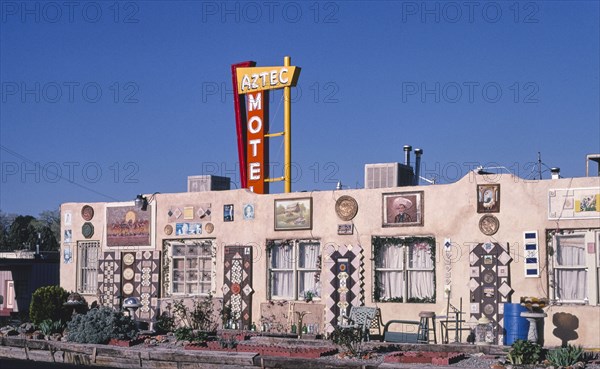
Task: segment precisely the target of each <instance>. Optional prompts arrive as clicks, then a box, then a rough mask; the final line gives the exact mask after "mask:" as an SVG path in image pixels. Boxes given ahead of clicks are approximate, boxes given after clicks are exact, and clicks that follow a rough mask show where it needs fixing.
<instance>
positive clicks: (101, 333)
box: [67, 307, 138, 343]
mask: <svg viewBox="0 0 600 369" xmlns="http://www.w3.org/2000/svg"><path fill="white" fill-rule="evenodd" d="M67 329H68V335H67V339H68V340H69V341H71V342H78V343H107V342H108V341H109V340H110V339H111V338H115V339H119V340H131V339H134V338H136V337H137V333H138V329H137V327H136V325H135V322H134V321H133V320H132V319H131V318H130V317H129V316H126V315H124V314H123V312H120V311H115V310H113V309H111V308H109V307H99V308H97V309H91V310H90V311H88V312H87V314H77V315H75V316H74V317H73V320H71V321H70V322H69V323H68V325H67Z"/></svg>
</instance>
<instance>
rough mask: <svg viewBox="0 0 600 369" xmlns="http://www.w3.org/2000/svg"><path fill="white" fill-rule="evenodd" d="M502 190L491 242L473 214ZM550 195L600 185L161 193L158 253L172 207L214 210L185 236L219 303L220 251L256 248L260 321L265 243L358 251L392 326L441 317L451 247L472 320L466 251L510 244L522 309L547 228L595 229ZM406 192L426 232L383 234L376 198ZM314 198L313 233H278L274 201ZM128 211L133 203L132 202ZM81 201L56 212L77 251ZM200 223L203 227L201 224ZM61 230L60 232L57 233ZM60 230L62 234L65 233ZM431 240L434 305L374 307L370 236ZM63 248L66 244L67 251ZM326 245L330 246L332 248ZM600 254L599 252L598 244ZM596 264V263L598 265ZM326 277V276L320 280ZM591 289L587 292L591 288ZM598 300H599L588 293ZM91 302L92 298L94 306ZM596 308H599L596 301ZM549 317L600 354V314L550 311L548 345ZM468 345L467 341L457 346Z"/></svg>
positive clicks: (454, 295)
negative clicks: (203, 243)
mask: <svg viewBox="0 0 600 369" xmlns="http://www.w3.org/2000/svg"><path fill="white" fill-rule="evenodd" d="M490 183H498V184H500V186H501V190H500V191H501V205H500V212H498V213H494V214H493V215H495V216H496V217H497V218H498V220H499V221H500V227H499V230H498V232H497V233H496V234H494V235H493V236H486V235H484V234H483V233H482V232H481V231H480V230H479V220H480V218H481V216H482V214H478V213H477V185H478V184H490ZM555 188H598V189H599V191H600V178H598V177H588V178H570V179H558V180H543V181H525V180H523V179H520V178H517V177H513V176H510V175H502V176H495V177H494V178H489V177H486V176H480V175H475V174H474V173H469V174H468V175H467V176H465V177H464V178H462V179H461V180H460V181H458V182H456V183H452V184H446V185H433V186H419V187H399V188H386V189H372V190H367V189H359V190H343V191H315V192H302V193H290V194H272V195H256V194H253V193H252V192H249V191H247V190H231V191H219V192H197V193H177V194H157V195H156V197H155V202H153V203H152V204H153V205H156V206H157V208H156V218H155V227H154V228H153V229H154V230H155V232H154V234H155V235H156V242H155V245H156V250H162V244H163V241H164V240H168V239H180V238H182V237H181V236H175V235H174V234H173V235H171V236H166V235H165V233H164V228H165V226H166V225H167V224H171V225H172V226H173V228H175V223H174V222H173V223H168V221H169V218H168V215H167V211H168V210H169V208H170V207H172V206H186V205H192V206H193V205H195V204H203V203H210V204H211V210H212V214H211V220H210V222H211V223H213V224H214V226H215V228H214V232H212V233H211V234H207V233H206V232H204V233H203V234H202V235H199V236H186V237H185V238H211V239H214V240H215V241H216V243H217V271H216V272H217V279H216V290H215V294H216V296H222V293H221V290H220V287H221V285H222V283H223V267H222V263H223V252H222V251H223V246H224V245H236V244H239V245H253V253H254V260H255V262H254V264H253V288H254V290H255V293H254V296H253V315H254V316H253V319H252V320H254V321H258V319H259V316H258V314H259V312H260V303H261V302H264V301H265V300H266V299H267V288H266V287H267V280H266V275H267V273H266V269H267V260H266V255H265V241H266V240H267V239H318V240H320V242H321V245H322V248H325V246H326V245H328V244H332V245H358V244H360V245H362V246H363V248H364V253H365V254H364V260H365V274H364V281H365V291H364V292H365V302H366V305H369V306H375V305H377V306H378V307H380V308H381V311H382V316H383V321H384V323H385V321H387V320H391V319H409V320H416V319H418V313H419V312H420V311H423V310H430V311H435V312H438V313H440V312H442V311H443V310H444V309H445V308H446V300H445V299H444V282H445V279H446V277H447V276H446V274H445V273H446V261H444V257H443V254H442V250H443V247H442V244H443V243H444V239H446V238H449V239H450V240H451V241H452V244H453V249H452V262H451V268H450V279H451V286H452V291H451V302H452V304H454V305H455V306H458V303H459V299H460V298H462V301H463V311H465V312H467V315H466V316H467V319H468V312H469V299H470V289H469V281H470V276H469V266H470V265H469V251H470V247H471V245H476V244H478V243H483V242H490V241H491V242H497V243H500V244H502V245H504V246H506V247H507V248H508V249H509V250H510V254H511V256H512V257H513V259H514V261H513V262H512V264H511V265H510V277H511V286H512V288H513V289H514V290H515V292H514V294H513V295H512V301H513V302H519V298H520V297H521V296H538V297H547V296H549V292H548V277H547V268H546V258H547V257H546V230H548V229H557V228H559V229H568V228H578V229H584V228H600V220H599V219H597V218H596V219H577V220H560V221H556V220H548V191H549V189H555ZM406 191H423V192H424V212H423V214H424V225H423V226H412V227H382V194H384V193H393V192H406ZM342 195H349V196H352V197H353V198H355V199H356V201H357V202H358V214H357V215H356V217H355V218H354V219H353V221H352V223H353V224H354V234H353V235H344V236H341V235H338V234H337V225H338V224H345V223H350V222H344V221H342V220H340V219H339V218H338V217H337V215H336V212H335V202H336V200H337V199H338V198H339V197H340V196H342ZM298 197H311V198H312V199H313V200H312V201H313V202H312V204H313V227H312V230H304V231H285V232H284V231H275V230H274V202H273V201H274V199H286V198H298ZM128 203H129V204H131V202H128ZM246 203H253V204H254V205H255V219H254V220H244V219H243V214H242V210H243V209H242V208H243V204H246ZM225 204H234V206H235V209H234V210H235V213H234V218H235V221H233V222H224V221H223V205H225ZM83 205H86V204H84V203H66V204H63V205H62V208H61V209H62V212H63V214H64V212H65V211H68V210H70V211H72V213H73V225H72V227H71V228H72V229H73V244H72V245H73V250H74V251H75V247H74V246H75V245H76V242H77V241H78V240H83V236H82V235H81V226H82V224H83V219H81V208H82V206H83ZM88 205H91V206H92V207H94V210H95V212H96V215H95V216H94V219H93V220H92V223H93V224H94V227H95V230H96V234H95V235H94V237H93V238H92V239H94V240H96V239H98V240H100V241H102V244H103V247H104V248H106V247H105V246H104V241H103V240H102V237H101V235H102V234H103V230H104V228H103V227H104V214H105V211H104V209H105V204H104V203H94V204H88ZM201 223H203V224H206V223H207V222H206V221H201ZM524 231H537V232H538V236H539V244H540V269H541V276H540V277H539V278H525V277H524V264H523V259H522V255H523V250H522V247H523V232H524ZM62 232H64V230H63V231H62ZM62 232H61V233H62ZM420 235H422V236H433V237H435V239H436V243H437V247H436V253H437V256H436V278H437V285H436V295H437V302H436V304H408V303H378V304H376V303H375V302H373V300H372V297H371V296H372V281H373V274H372V266H373V265H372V263H373V262H372V260H371V259H372V255H371V237H372V236H420ZM63 247H64V245H63ZM328 247H329V246H328ZM597 247H598V245H597ZM596 252H597V251H596ZM76 256H77V255H76V252H74V258H75V260H74V262H73V263H70V264H64V263H61V285H62V286H63V287H64V288H66V289H67V290H75V288H76V281H75V276H76V265H77V260H76ZM596 260H597V258H596ZM322 275H323V274H322ZM590 288H592V286H590ZM594 296H595V293H594ZM90 298H92V296H90V297H89V298H88V300H90ZM592 303H593V304H595V303H596V302H595V301H592ZM555 312H568V313H570V314H573V315H575V316H576V317H577V318H578V319H579V327H578V329H577V334H578V338H577V339H576V340H574V341H571V343H576V344H581V345H584V346H586V347H600V335H599V334H598V332H600V319H598V318H600V316H599V315H600V306H576V305H568V306H553V307H550V308H549V309H548V315H549V317H548V318H547V319H546V329H545V330H544V332H545V334H544V337H545V342H546V344H547V345H557V344H560V339H558V338H557V337H556V336H555V335H553V330H554V326H553V325H552V316H553V314H554V313H555ZM463 339H464V338H463Z"/></svg>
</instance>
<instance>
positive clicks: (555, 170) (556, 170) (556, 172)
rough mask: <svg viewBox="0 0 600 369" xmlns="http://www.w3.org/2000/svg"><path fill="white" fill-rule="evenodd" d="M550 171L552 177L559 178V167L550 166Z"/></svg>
mask: <svg viewBox="0 0 600 369" xmlns="http://www.w3.org/2000/svg"><path fill="white" fill-rule="evenodd" d="M550 173H552V179H559V178H560V168H556V167H554V168H550Z"/></svg>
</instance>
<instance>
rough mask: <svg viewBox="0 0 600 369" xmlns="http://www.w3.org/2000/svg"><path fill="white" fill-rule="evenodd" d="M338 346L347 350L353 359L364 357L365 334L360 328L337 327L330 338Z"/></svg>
mask: <svg viewBox="0 0 600 369" xmlns="http://www.w3.org/2000/svg"><path fill="white" fill-rule="evenodd" d="M329 338H330V339H331V340H332V341H333V343H335V344H336V345H339V346H342V347H344V348H346V350H347V351H348V352H349V353H350V355H351V356H353V357H359V356H361V355H362V338H363V334H362V331H361V329H359V328H354V327H351V328H340V327H335V329H334V331H333V332H331V335H330V337H329Z"/></svg>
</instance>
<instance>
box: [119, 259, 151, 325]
mask: <svg viewBox="0 0 600 369" xmlns="http://www.w3.org/2000/svg"><path fill="white" fill-rule="evenodd" d="M121 259H122V261H123V265H122V266H121V270H122V277H121V280H122V281H123V290H122V292H123V298H124V299H126V298H127V297H131V296H133V297H137V298H139V299H140V303H141V304H142V306H141V307H140V308H139V309H138V310H137V311H136V313H135V316H136V319H139V320H143V321H151V320H153V319H154V318H155V317H156V316H157V309H158V296H159V287H160V286H159V281H160V280H159V273H160V268H159V266H160V252H159V251H136V252H124V253H123V254H122V257H121ZM132 259H133V262H131V260H132ZM130 262H131V264H130V265H127V264H128V263H130ZM126 284H130V285H131V286H132V289H130V290H128V291H127V290H126V289H125V288H124V287H125V285H126Z"/></svg>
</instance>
